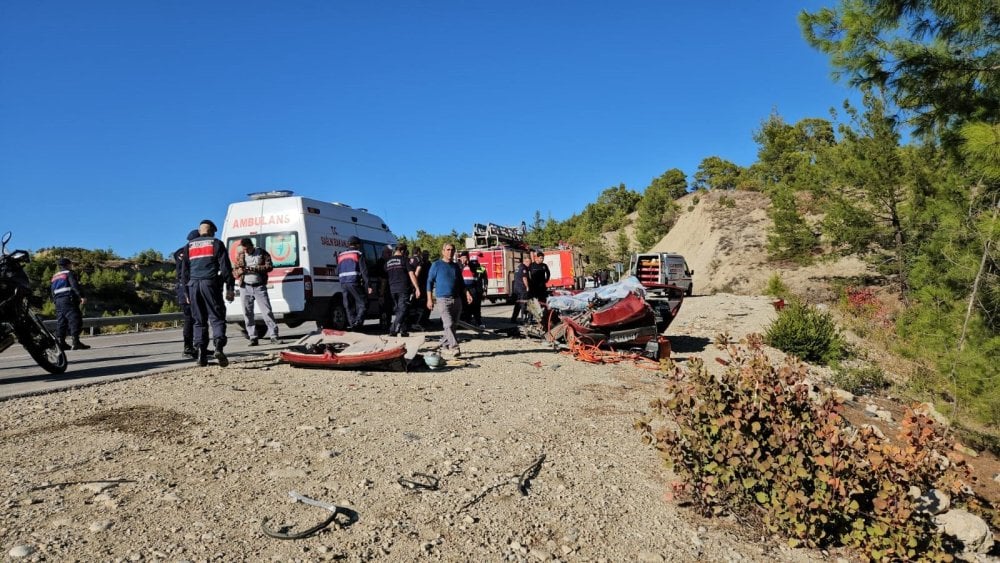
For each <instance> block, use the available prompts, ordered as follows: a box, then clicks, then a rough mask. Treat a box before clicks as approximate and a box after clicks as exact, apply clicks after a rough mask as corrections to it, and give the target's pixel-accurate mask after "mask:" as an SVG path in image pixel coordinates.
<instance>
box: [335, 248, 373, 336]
mask: <svg viewBox="0 0 1000 563" xmlns="http://www.w3.org/2000/svg"><path fill="white" fill-rule="evenodd" d="M347 246H348V247H349V248H348V249H347V250H344V251H342V252H340V253H338V254H337V277H338V278H340V287H341V289H342V290H343V291H342V292H341V294H342V295H343V297H344V310H345V311H346V312H347V328H348V329H350V330H354V329H357V328H360V327H361V326H362V325H363V324H364V323H365V312H366V311H367V310H368V294H370V293H371V292H372V290H371V287H370V280H369V278H368V264H367V263H366V262H365V256H364V254H362V253H361V239H359V238H358V237H355V236H352V237H351V238H349V239H347Z"/></svg>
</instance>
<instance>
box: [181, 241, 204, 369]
mask: <svg viewBox="0 0 1000 563" xmlns="http://www.w3.org/2000/svg"><path fill="white" fill-rule="evenodd" d="M196 238H198V229H194V230H192V231H191V232H190V233H188V235H187V240H188V242H191V241H192V240H194V239H196ZM187 250H188V247H187V244H185V245H184V246H182V247H180V248H178V249H177V250H176V251H174V265H175V266H174V267H175V268H176V275H177V283H176V287H177V305H178V306H179V307H180V308H181V312H182V313H184V328H183V332H182V334H183V335H184V352H182V354H183V355H185V356H188V357H190V358H197V357H198V352H197V350H195V349H194V317H193V316H192V315H191V300H190V299H189V298H188V282H189V281H191V273H190V272H188V270H187V267H186V264H187V263H186V262H185V260H184V257H185V256H187ZM202 328H203V329H204V330H208V327H207V326H203V327H202ZM201 339H202V340H204V341H206V342H207V341H208V334H205V335H204V336H203V337H202V338H201Z"/></svg>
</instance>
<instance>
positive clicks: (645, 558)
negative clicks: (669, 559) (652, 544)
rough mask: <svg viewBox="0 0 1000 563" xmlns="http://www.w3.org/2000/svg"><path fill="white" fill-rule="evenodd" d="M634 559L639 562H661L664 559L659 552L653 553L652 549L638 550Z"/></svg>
mask: <svg viewBox="0 0 1000 563" xmlns="http://www.w3.org/2000/svg"><path fill="white" fill-rule="evenodd" d="M636 561H639V562H641V563H663V562H664V561H666V559H664V558H663V556H662V555H660V554H659V553H653V552H652V551H640V552H639V555H637V556H636Z"/></svg>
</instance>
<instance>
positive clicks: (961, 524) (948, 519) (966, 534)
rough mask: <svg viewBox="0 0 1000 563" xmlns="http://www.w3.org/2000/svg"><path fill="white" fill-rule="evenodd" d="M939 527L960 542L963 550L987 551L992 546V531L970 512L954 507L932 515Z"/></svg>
mask: <svg viewBox="0 0 1000 563" xmlns="http://www.w3.org/2000/svg"><path fill="white" fill-rule="evenodd" d="M934 522H935V523H936V524H937V525H938V527H939V529H940V530H941V531H942V532H944V533H945V534H948V535H950V536H954V537H955V538H956V539H958V541H960V542H962V545H964V546H965V550H966V551H969V552H973V553H987V552H988V551H989V550H990V548H991V547H993V533H992V532H991V531H990V527H989V525H987V524H986V522H985V521H984V520H983V519H982V518H980V517H978V516H976V515H975V514H972V513H971V512H968V511H965V510H962V509H960V508H956V509H955V510H949V511H948V512H945V513H944V514H938V515H937V516H935V517H934Z"/></svg>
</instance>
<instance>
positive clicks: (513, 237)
mask: <svg viewBox="0 0 1000 563" xmlns="http://www.w3.org/2000/svg"><path fill="white" fill-rule="evenodd" d="M524 234H525V226H524V224H523V223H522V224H521V226H520V227H504V226H503V225H497V224H494V223H487V224H485V225H483V224H482V223H475V224H474V225H472V236H473V238H474V239H475V243H476V245H475V246H476V248H489V247H492V246H501V245H508V246H523V245H524Z"/></svg>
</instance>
